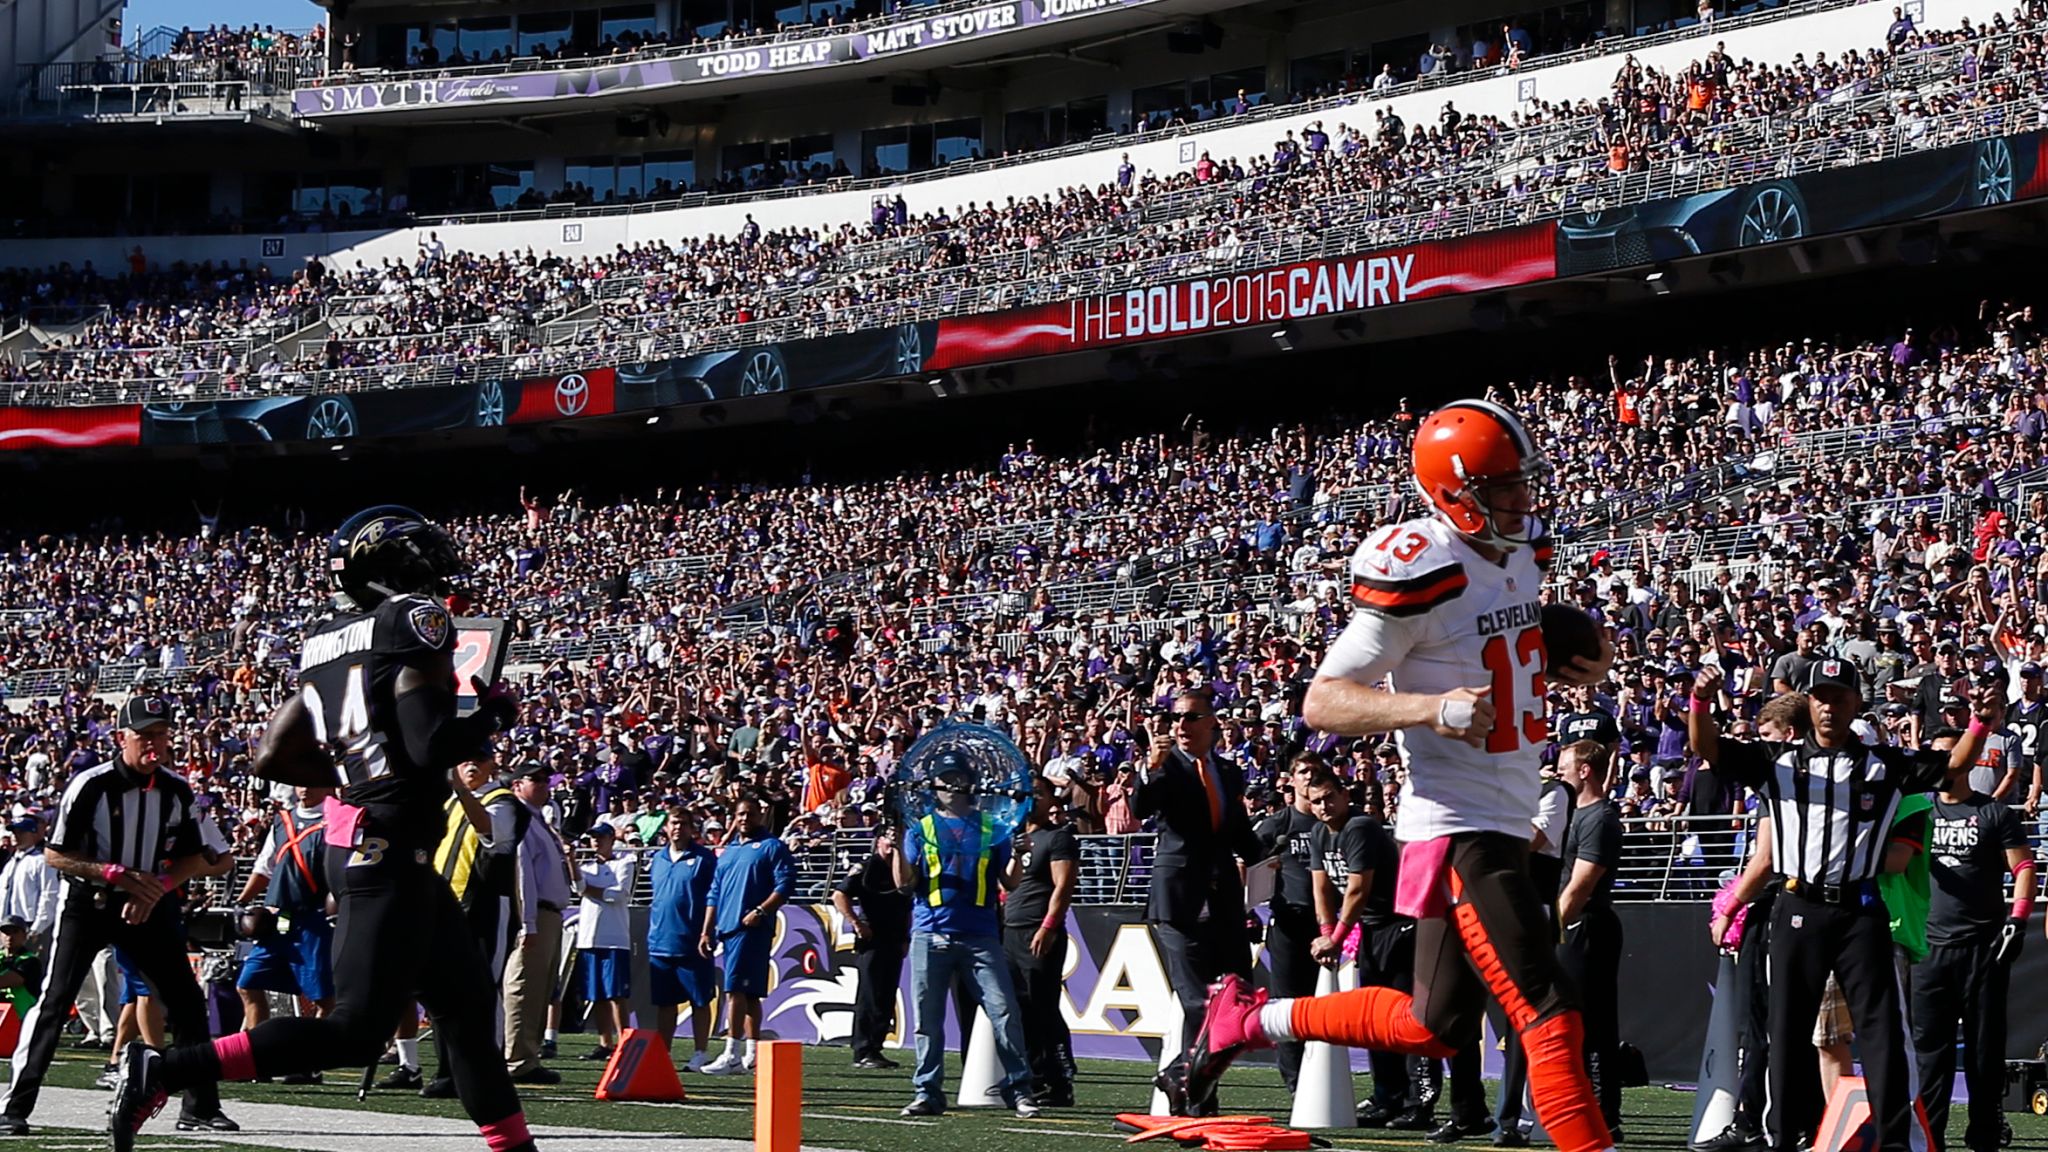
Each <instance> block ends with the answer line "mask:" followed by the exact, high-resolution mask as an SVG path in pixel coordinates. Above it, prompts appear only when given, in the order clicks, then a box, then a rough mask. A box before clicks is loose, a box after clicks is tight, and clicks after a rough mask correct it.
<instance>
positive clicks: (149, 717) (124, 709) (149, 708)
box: [121, 696, 171, 732]
mask: <svg viewBox="0 0 2048 1152" xmlns="http://www.w3.org/2000/svg"><path fill="white" fill-rule="evenodd" d="M170 722H171V702H170V701H168V700H165V699H164V698H163V697H161V696H130V697H129V698H128V702H127V703H126V704H123V705H121V727H123V728H126V729H127V730H128V731H130V732H147V731H149V730H150V729H151V728H154V727H156V726H157V725H159V724H169V723H170Z"/></svg>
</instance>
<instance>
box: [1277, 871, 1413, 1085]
mask: <svg viewBox="0 0 2048 1152" xmlns="http://www.w3.org/2000/svg"><path fill="white" fill-rule="evenodd" d="M1271 909H1272V914H1271V915H1270V916H1269V917H1268V918H1267V920H1266V970H1267V973H1268V974H1269V976H1270V977H1271V979H1270V980H1269V981H1268V986H1267V990H1268V992H1269V993H1270V994H1271V995H1272V997H1273V999H1275V1000H1288V999H1292V998H1294V997H1297V996H1313V995H1315V994H1316V962H1315V960H1314V959H1313V958H1311V957H1310V956H1309V952H1308V946H1309V945H1310V944H1313V943H1314V942H1315V939H1316V936H1317V935H1318V932H1317V925H1316V910H1315V909H1313V908H1310V907H1307V906H1305V905H1300V904H1274V905H1272V906H1271ZM1411 966H1412V965H1411ZM1307 1049H1308V1045H1307V1044H1304V1043H1302V1042H1301V1041H1299V1040H1290V1041H1288V1042H1287V1043H1285V1044H1282V1045H1280V1046H1279V1048H1278V1049H1277V1050H1276V1051H1275V1053H1274V1060H1275V1062H1276V1063H1278V1064H1279V1065H1280V1080H1281V1082H1282V1083H1284V1084H1286V1085H1287V1090H1288V1091H1289V1092H1292V1091H1294V1085H1295V1082H1296V1081H1297V1080H1298V1079H1299V1078H1300V1076H1301V1054H1302V1053H1303V1052H1304V1051H1306V1050H1307Z"/></svg>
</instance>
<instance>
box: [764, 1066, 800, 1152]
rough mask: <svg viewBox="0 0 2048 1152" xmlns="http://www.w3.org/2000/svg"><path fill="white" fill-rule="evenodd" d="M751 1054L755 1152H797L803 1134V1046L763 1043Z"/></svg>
mask: <svg viewBox="0 0 2048 1152" xmlns="http://www.w3.org/2000/svg"><path fill="white" fill-rule="evenodd" d="M754 1053H755V1067H754V1152H797V1144H798V1142H799V1141H800V1140H801V1139H802V1138H803V1131H804V1046H803V1045H802V1044H800V1043H798V1042H796V1041H795V1040H763V1041H761V1042H760V1043H759V1044H758V1045H757V1046H756V1047H755V1049H754Z"/></svg>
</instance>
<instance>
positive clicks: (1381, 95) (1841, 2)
mask: <svg viewBox="0 0 2048 1152" xmlns="http://www.w3.org/2000/svg"><path fill="white" fill-rule="evenodd" d="M978 2H986V0H962V4H961V6H968V7H971V6H973V4H975V3H978ZM1864 2H1866V0H1751V2H1750V3H1745V4H1742V5H1740V6H1739V7H1737V8H1735V9H1734V10H1733V12H1731V14H1730V15H1728V16H1726V17H1722V18H1718V19H1716V20H1715V21H1714V23H1713V24H1712V26H1711V27H1710V28H1703V27H1702V26H1700V24H1699V22H1698V20H1696V19H1694V18H1692V17H1687V18H1685V19H1681V20H1678V21H1675V22H1674V25H1673V27H1671V28H1668V29H1664V30H1661V31H1655V32H1651V31H1640V32H1638V33H1637V34H1635V35H1631V36H1611V37H1608V38H1606V39H1602V40H1596V41H1593V42H1592V43H1590V44H1587V45H1585V46H1583V47H1580V48H1576V49H1572V50H1569V51H1565V52H1553V53H1547V54H1542V55H1537V56H1533V57H1530V58H1528V59H1525V60H1524V61H1523V62H1522V65H1521V67H1520V68H1517V69H1515V70H1514V71H1513V72H1512V73H1511V72H1509V71H1508V70H1507V69H1506V67H1505V66H1497V67H1493V68H1485V69H1458V70H1452V71H1445V72H1432V73H1430V74H1429V75H1426V76H1421V77H1417V78H1416V79H1414V80H1409V81H1404V82H1402V83H1400V84H1395V85H1393V86H1391V87H1389V88H1386V89H1381V90H1379V91H1372V92H1369V91H1368V90H1367V89H1366V88H1365V87H1360V88H1357V89H1353V90H1350V91H1346V92H1341V93H1337V94H1334V95H1330V96H1324V97H1319V98H1316V99H1311V100H1304V101H1300V102H1296V103H1273V102H1269V103H1265V104H1260V105H1256V106H1254V107H1253V108H1252V109H1251V110H1250V111H1248V112H1246V113H1244V114H1242V115H1239V116H1233V117H1228V119H1230V120H1231V122H1232V123H1257V122H1258V121H1260V120H1266V119H1277V118H1280V117H1283V116H1297V115H1304V114H1308V115H1312V114H1315V113H1319V112H1326V111H1327V112H1336V111H1338V110H1341V109H1343V108H1346V107H1350V106H1354V105H1356V104H1358V103H1359V102H1360V101H1361V100H1362V99H1364V98H1366V97H1368V96H1370V98H1372V99H1374V100H1383V99H1393V98H1396V97H1399V96H1403V95H1407V94H1409V93H1414V92H1427V91H1434V90H1438V89H1455V88H1456V87H1458V86H1459V85H1461V84H1467V83H1471V82H1473V81H1475V80H1484V79H1489V78H1493V77H1499V76H1506V75H1515V76H1527V75H1534V74H1539V73H1541V72H1543V71H1545V70H1547V69H1551V68H1556V67H1559V66H1562V65H1567V64H1576V63H1579V62H1581V61H1585V60H1595V59H1599V58H1602V57H1611V56H1618V55H1625V54H1627V53H1631V52H1639V51H1642V50H1644V49H1647V48H1654V47H1656V46H1658V45H1661V44H1673V43H1677V42H1679V41H1682V40H1688V39H1694V38H1699V37H1702V36H1705V35H1709V34H1711V35H1726V34H1727V33H1729V32H1733V31H1736V30H1739V29H1743V28H1752V27H1758V26H1762V25H1766V24H1772V23H1776V22H1778V21H1781V20H1787V19H1792V18H1795V17H1800V16H1808V15H1812V14H1814V13H1818V12H1827V11H1831V10H1833V9H1837V8H1848V7H1854V6H1855V5H1856V4H1859V3H1864ZM939 10H942V9H934V11H939ZM901 18H902V16H901V14H898V15H897V16H895V17H893V18H884V19H883V22H884V23H887V22H890V20H891V19H895V20H900V19H901ZM821 31H822V30H817V29H814V30H812V31H811V32H809V33H807V35H813V36H815V35H818V34H820V32H821ZM832 31H834V32H837V31H840V29H833V30H832ZM720 43H721V44H724V43H727V42H725V41H721V42H720ZM730 50H731V49H729V48H723V47H721V48H719V49H718V51H730ZM670 54H686V53H685V52H684V50H682V49H672V50H670ZM622 62H627V61H626V60H625V58H623V57H599V58H596V59H595V60H592V61H586V62H584V63H582V64H578V65H573V66H578V67H583V66H590V65H592V64H595V65H598V66H603V65H607V64H617V63H622ZM563 66H564V67H569V66H572V65H563ZM486 67H487V68H488V67H490V66H486ZM496 67H497V70H498V72H499V74H507V72H508V69H507V66H505V65H498V66H496ZM527 70H530V69H527ZM444 71H447V70H444V69H438V68H427V69H408V70H405V71H403V72H384V73H375V72H357V73H352V74H351V76H352V81H351V82H360V81H359V80H357V79H354V78H361V79H369V78H370V77H372V76H375V77H376V78H378V79H380V80H404V79H412V80H419V79H426V78H431V77H436V76H439V75H441V74H442V73H443V72H444ZM448 74H449V75H451V76H452V75H454V73H453V72H448ZM1222 118H1224V117H1214V118H1211V119H1209V120H1196V121H1192V122H1185V123H1182V122H1176V123H1175V124H1174V125H1170V126H1164V127H1158V128H1152V129H1148V130H1146V131H1144V132H1140V133H1133V134H1123V133H1112V132H1105V133H1102V134H1100V135H1097V136H1095V137H1092V138H1090V139H1088V140H1085V141H1080V142H1076V143H1073V144H1066V145H1062V146H1060V147H1056V148H1045V149H1040V150H1038V151H1034V152H1026V153H1020V154H1017V155H1012V156H996V157H989V158H986V159H983V160H966V161H955V162H954V163H952V164H949V165H947V166H946V167H945V168H942V169H935V170H933V171H930V172H921V173H910V174H907V175H894V176H881V177H866V178H860V177H854V178H845V179H839V180H830V181H822V182H819V183H815V184H805V185H799V186H796V187H790V188H772V189H761V190H759V191H750V192H736V193H702V192H693V193H688V194H684V195H680V196H676V197H673V198H670V199H665V200H641V201H637V202H635V203H631V204H604V205H592V206H588V207H579V206H575V205H569V204H555V205H549V206H547V207H543V208H525V209H506V210H500V211H494V212H436V213H428V214H424V215H423V217H422V219H423V220H426V221H430V222H432V223H441V224H490V223H506V222H516V221H522V220H554V219H576V218H580V217H591V216H616V215H636V214H640V213H646V212H657V211H668V210H670V209H672V208H676V207H679V206H680V207H693V206H697V205H705V204H727V203H741V202H744V201H749V200H763V199H785V198H789V197H799V196H809V195H817V194H820V193H826V192H848V191H860V190H863V189H873V190H876V191H882V190H890V189H895V188H898V187H900V186H902V185H904V184H906V183H915V182H920V181H923V180H931V179H940V178H943V177H945V176H951V175H958V174H959V173H962V172H976V171H993V170H997V169H1002V168H1009V167H1015V166H1017V165H1020V164H1034V163H1038V162H1041V161H1044V160H1049V159H1057V158H1060V157H1067V156H1081V155H1086V154H1087V153H1090V152H1106V151H1109V150H1112V149H1115V148H1117V147H1120V146H1129V145H1130V144H1132V143H1135V142H1138V141H1141V140H1159V139H1171V138H1173V137H1175V136H1183V135H1193V134H1196V133H1199V132H1201V131H1203V130H1204V129H1206V128H1213V127H1214V126H1215V121H1216V120H1217V119H1222Z"/></svg>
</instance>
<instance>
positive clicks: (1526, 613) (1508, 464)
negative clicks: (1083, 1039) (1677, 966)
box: [1159, 400, 1614, 1152]
mask: <svg viewBox="0 0 2048 1152" xmlns="http://www.w3.org/2000/svg"><path fill="white" fill-rule="evenodd" d="M1543 471H1544V463H1543V459H1542V456H1541V454H1540V453H1538V452H1537V450H1536V446H1535V443H1534V442H1533V441H1532V440H1531V439H1530V438H1529V434H1528V432H1527V431H1526V430H1525V429H1524V428H1523V426H1522V422H1521V421H1520V420H1519V419H1517V418H1516V416H1515V415H1514V414H1513V413H1512V412H1510V411H1508V410H1507V409H1505V408H1503V407H1501V406H1500V405H1498V404H1494V403H1491V402H1488V401H1484V400H1461V401H1458V402H1456V403H1453V404H1449V405H1446V406H1445V407H1443V408H1440V409H1438V410H1437V411H1436V412H1434V413H1432V414H1431V415H1430V416H1429V417H1428V418H1427V419H1425V420H1424V421H1423V422H1422V425H1421V427H1420V428H1418V429H1417V430H1416V434H1415V446H1414V477H1415V482H1416V484H1417V486H1418V487H1419V488H1420V489H1421V491H1422V495H1423V496H1424V497H1425V498H1426V499H1427V500H1428V501H1429V503H1430V505H1431V507H1432V514H1431V515H1429V516H1427V517H1424V518H1421V519H1415V520H1409V521H1405V522H1403V523H1400V524H1394V525H1391V526H1387V527H1382V528H1381V529H1379V530H1378V531H1376V532H1373V533H1372V534H1371V535H1369V536H1368V537H1367V538H1366V540H1365V542H1364V544H1362V545H1361V546H1360V547H1359V549H1358V553H1357V555H1356V556H1354V557H1353V559H1352V562H1351V572H1352V597H1353V600H1354V601H1355V604H1356V609H1357V610H1356V611H1355V612H1354V613H1353V615H1352V619H1351V623H1350V625H1349V627H1347V628H1346V629H1345V631H1344V634H1343V635H1342V636H1341V637H1340V638H1339V639H1338V640H1337V642H1336V643H1335V644H1334V645H1333V646H1332V647H1331V649H1330V652H1329V655H1328V656H1327V657H1325V659H1324V661H1323V665H1322V667H1321V668H1320V669H1318V670H1317V674H1316V679H1315V683H1314V684H1313V685H1311V687H1310V688H1309V693H1308V699H1307V701H1306V704H1305V706H1304V712H1305V714H1306V718H1307V720H1308V722H1309V724H1310V725H1312V726H1314V727H1315V728H1318V729H1320V730H1322V731H1325V732H1333V733H1337V734H1339V735H1346V736H1360V735H1365V734H1367V733H1373V732H1389V731H1391V732H1397V733H1398V734H1399V739H1400V741H1401V743H1402V745H1403V746H1404V748H1405V749H1406V751H1407V754H1408V764H1409V767H1408V790H1407V792H1406V793H1404V794H1403V796H1402V798H1401V810H1400V815H1399V818H1398V820H1397V822H1396V824H1395V829H1394V834H1395V836H1396V838H1398V839H1399V840H1401V841H1402V853H1401V879H1400V889H1399V894H1398V898H1397V899H1398V902H1397V909H1398V910H1399V911H1400V912H1402V913H1403V914H1404V915H1409V916H1413V917H1415V918H1416V920H1417V929H1416V952H1415V992H1414V994H1413V996H1412V997H1411V996H1410V995H1408V994H1406V993H1402V992H1397V991H1394V990H1392V989H1388V988H1361V989H1358V990H1357V991H1354V992H1343V993H1338V994H1337V995H1334V996H1321V997H1308V998H1303V999H1298V1000H1276V1001H1273V1002H1271V1003H1267V1002H1266V993H1265V992H1264V991H1259V992H1256V993H1254V992H1253V991H1252V990H1251V989H1250V988H1249V987H1247V986H1246V985H1245V984H1244V982H1243V981H1241V980H1238V979H1237V978H1235V977H1225V978H1224V979H1223V981H1221V982H1220V983H1219V984H1218V985H1217V986H1216V988H1215V989H1214V990H1212V992H1211V995H1210V998H1209V1009H1208V1013H1207V1016H1206V1017H1205V1019H1204V1021H1203V1026H1202V1031H1201V1034H1200V1035H1198V1036H1197V1037H1196V1038H1195V1041H1194V1043H1193V1044H1192V1045H1190V1047H1189V1049H1188V1051H1187V1052H1186V1053H1185V1054H1184V1055H1183V1057H1182V1059H1180V1060H1177V1061H1175V1062H1174V1063H1173V1064H1172V1065H1171V1066H1170V1067H1169V1068H1167V1069H1166V1070H1165V1071H1164V1072H1162V1073H1160V1076H1159V1085H1160V1087H1161V1088H1163V1089H1164V1090H1165V1091H1166V1092H1167V1094H1168V1098H1169V1103H1171V1104H1172V1105H1173V1107H1174V1110H1175V1112H1176V1113H1177V1114H1181V1115H1190V1114H1198V1110H1199V1109H1200V1108H1201V1107H1202V1106H1204V1105H1205V1104H1206V1103H1207V1102H1208V1100H1209V1098H1210V1097H1211V1096H1212V1095H1213V1093H1214V1092H1215V1087H1216V1081H1217V1079H1218V1078H1219V1077H1220V1076H1221V1075H1222V1073H1223V1069H1224V1068H1225V1067H1227V1066H1228V1065H1229V1063H1230V1061H1231V1060H1232V1059H1234V1058H1235V1057H1236V1055H1237V1054H1238V1053H1239V1052H1241V1051H1243V1050H1245V1049H1247V1048H1255V1047H1264V1046H1267V1045H1269V1044H1275V1043H1280V1042H1283V1041H1290V1040H1323V1041H1327V1042H1329V1043H1332V1044H1343V1045H1349V1046H1352V1047H1359V1048H1367V1049H1372V1050H1376V1051H1387V1050H1392V1051H1401V1052H1411V1053H1415V1054H1418V1055H1422V1056H1432V1057H1448V1056H1450V1055H1451V1054H1452V1053H1453V1052H1455V1051H1457V1050H1458V1049H1459V1048H1461V1047H1463V1046H1465V1045H1468V1044H1470V1043H1472V1042H1473V1041H1474V1040H1475V1039H1477V1037H1478V1036H1479V1028H1480V1022H1481V1018H1482V1015H1483V1010H1484V1002H1485V997H1486V994H1487V993H1488V992H1491V993H1492V994H1493V996H1494V997H1495V998H1496V999H1498V1000H1499V1001H1500V1003H1501V1006H1502V1007H1503V1008H1504V1009H1505V1010H1506V1012H1507V1016H1508V1020H1509V1022H1510V1023H1511V1024H1512V1025H1513V1026H1514V1027H1515V1029H1516V1030H1517V1031H1518V1032H1519V1034H1520V1036H1521V1040H1522V1044H1523V1047H1524V1050H1525V1051H1526V1052H1527V1054H1528V1060H1529V1086H1530V1090H1531V1094H1532V1095H1533V1097H1534V1099H1535V1104H1536V1114H1537V1116H1538V1117H1539V1118H1540V1119H1541V1120H1542V1122H1543V1126H1544V1127H1545V1128H1546V1129H1548V1130H1549V1133H1550V1135H1551V1137H1552V1138H1553V1139H1554V1140H1555V1141H1556V1142H1557V1145H1558V1147H1559V1148H1561V1149H1563V1152H1599V1150H1602V1149H1607V1148H1609V1147H1611V1146H1612V1144H1613V1140H1612V1138H1611V1136H1610V1134H1609V1132H1608V1129H1607V1125H1606V1123H1605V1122H1604V1121H1603V1120H1602V1119H1601V1115H1600V1108H1599V1104H1598V1102H1597V1100H1596V1099H1595V1097H1594V1094H1593V1090H1592V1086H1591V1084H1590V1082H1589V1080H1588V1078H1587V1075H1586V1071H1585V1066H1584V1059H1583V1055H1582V1048H1583V1044H1582V1036H1583V1032H1582V1026H1581V1023H1580V1019H1579V1012H1578V1010H1577V1008H1576V1007H1575V1006H1574V1000H1573V996H1572V993H1571V991H1570V990H1569V989H1568V988H1565V987H1562V986H1561V984H1560V979H1559V976H1558V971H1557V965H1556V958H1555V953H1554V948H1555V943H1556V936H1555V932H1556V929H1555V928H1553V927H1551V925H1550V924H1549V922H1548V920H1547V919H1546V918H1545V917H1544V915H1543V908H1544V906H1545V905H1546V904H1548V903H1549V902H1550V901H1552V900H1553V899H1555V898H1556V895H1557V894H1556V893H1554V892H1538V891H1537V890H1536V887H1535V885H1534V884H1533V883H1532V882H1531V881H1530V879H1529V865H1528V857H1529V829H1530V821H1531V820H1532V818H1533V817H1534V816H1535V815H1536V809H1537V804H1538V800H1539V796H1540V792H1541V782H1540V778H1539V775H1538V769H1539V763H1540V759H1541V756H1542V752H1543V747H1544V745H1545V743H1546V742H1547V741H1548V739H1549V728H1548V721H1547V718H1546V716H1545V700H1546V695H1547V689H1546V686H1545V662H1546V656H1547V653H1546V650H1545V648H1544V643H1543V627H1542V605H1541V601H1540V599H1539V593H1540V592H1541V590H1542V586H1543V565H1544V564H1545V563H1546V562H1547V560H1548V555H1547V554H1548V551H1549V546H1548V543H1547V541H1546V540H1545V539H1544V537H1543V526H1542V522H1541V521H1540V520H1539V519H1538V518H1537V516H1536V514H1535V513H1536V493H1535V486H1536V485H1537V483H1538V482H1539V481H1540V479H1541V477H1542V474H1543ZM1613 660H1614V653H1613V650H1612V648H1611V647H1610V646H1609V645H1608V644H1607V643H1606V641H1605V640H1604V639H1603V640H1602V642H1601V651H1600V653H1599V655H1598V656H1597V657H1594V658H1592V659H1587V658H1583V657H1581V658H1578V659H1574V660H1573V661H1571V662H1570V663H1568V664H1566V665H1565V666H1563V667H1561V668H1559V669H1556V673H1557V675H1558V677H1559V678H1560V679H1562V680H1565V681H1567V682H1570V683H1575V684H1576V683H1597V682H1599V681H1600V680H1602V679H1604V678H1605V677H1606V675H1607V669H1608V667H1609V665H1611V664H1612V663H1613ZM1461 952H1462V953H1463V959H1464V960H1465V962H1464V963H1460V962H1458V961H1459V957H1458V953H1461ZM1510 1139H1512V1138H1510Z"/></svg>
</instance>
